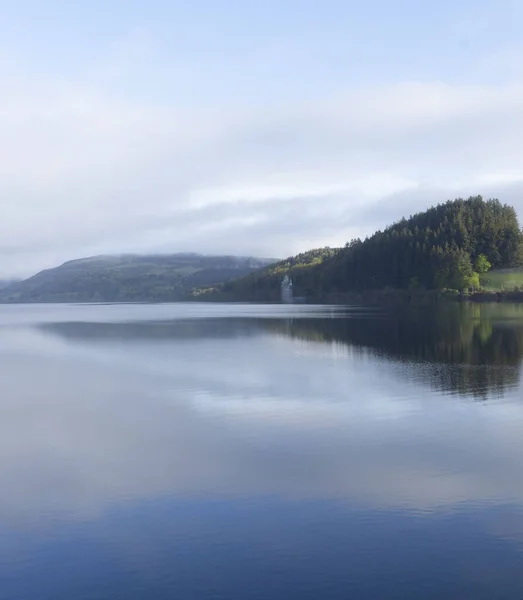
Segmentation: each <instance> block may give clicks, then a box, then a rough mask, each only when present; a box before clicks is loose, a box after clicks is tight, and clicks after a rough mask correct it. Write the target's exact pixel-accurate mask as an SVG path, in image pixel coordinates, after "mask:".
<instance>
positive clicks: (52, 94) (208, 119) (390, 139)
mask: <svg viewBox="0 0 523 600" xmlns="http://www.w3.org/2000/svg"><path fill="white" fill-rule="evenodd" d="M3 74H4V76H3V77H2V79H1V81H0V92H1V93H0V206H1V219H0V276H10V275H19V276H24V275H29V274H31V273H32V272H35V271H36V270H39V269H41V268H45V267H50V266H54V265H55V264H57V263H59V262H62V261H64V260H68V259H71V258H75V257H80V256H85V255H91V254H97V253H118V252H175V251H197V252H205V253H236V254H255V255H264V256H282V257H283V256H287V255H289V254H292V253H295V252H298V251H302V250H305V249H308V248H311V247H317V246H323V245H327V244H328V245H338V244H340V245H341V244H343V243H344V242H345V241H347V240H348V239H350V238H352V237H355V236H365V235H367V234H369V233H372V231H374V230H375V229H376V228H380V227H383V226H385V225H386V224H388V223H389V222H391V221H394V220H396V219H398V218H400V217H401V216H403V215H409V214H411V213H413V212H416V211H418V210H423V209H425V208H426V207H428V206H430V205H432V204H434V203H437V202H440V201H444V200H446V199H448V198H454V197H456V196H467V195H472V194H478V193H481V194H483V195H484V196H495V197H499V198H500V199H501V200H502V201H505V202H508V203H512V204H514V205H515V206H516V208H517V210H518V211H519V212H520V213H521V211H522V209H523V203H522V201H521V191H522V190H523V166H522V165H523V163H522V160H521V158H522V157H523V111H522V109H521V107H522V106H523V84H520V83H510V84H503V85H501V84H491V85H483V86H481V85H475V86H472V85H457V84H454V85H451V84H445V83H442V82H407V83H400V84H387V85H373V86H367V87H352V88H350V89H344V90H337V91H335V92H333V91H332V90H330V91H325V93H324V94H322V95H321V96H320V97H318V95H316V96H315V97H314V98H313V99H311V100H308V99H307V98H304V99H303V100H302V101H295V102H293V103H292V104H291V103H290V102H284V101H282V102H281V103H277V102H273V103H272V104H271V105H270V106H268V107H266V108H263V107H259V106H254V105H253V106H248V105H247V104H246V103H245V105H243V106H242V105H233V104H231V106H230V107H229V108H227V109H224V108H223V106H213V105H212V103H211V102H209V103H207V104H202V103H198V104H196V103H195V105H194V107H190V106H189V107H188V105H187V104H184V105H179V106H178V105H176V103H165V104H163V105H159V104H158V103H152V102H147V101H145V100H143V99H142V100H139V99H136V98H134V99H131V98H129V97H127V98H126V97H123V96H122V95H121V94H118V93H116V92H114V91H111V88H110V87H109V86H106V85H105V84H101V83H100V81H98V82H96V81H93V80H92V79H89V78H85V79H82V78H79V79H77V80H74V81H72V80H65V79H59V78H55V79H51V78H38V77H36V78H35V77H31V78H29V77H27V78H24V77H22V76H19V75H16V74H15V73H14V72H13V71H12V70H9V69H7V68H6V69H4V71H3ZM107 76H109V77H110V76H111V75H110V70H109V75H107V73H106V74H105V75H104V77H107Z"/></svg>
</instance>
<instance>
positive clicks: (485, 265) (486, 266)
mask: <svg viewBox="0 0 523 600" xmlns="http://www.w3.org/2000/svg"><path fill="white" fill-rule="evenodd" d="M491 267H492V265H491V264H490V262H489V260H488V258H487V257H486V256H485V255H484V254H479V255H478V256H477V257H476V261H475V262H474V270H475V271H476V272H477V273H479V274H480V275H483V274H484V273H486V272H487V271H489V270H490V268H491Z"/></svg>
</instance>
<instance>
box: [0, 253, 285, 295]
mask: <svg viewBox="0 0 523 600" xmlns="http://www.w3.org/2000/svg"><path fill="white" fill-rule="evenodd" d="M271 262H274V259H265V258H253V257H237V256H204V255H200V254H189V253H182V254H171V255H151V256H142V255H122V256H94V257H91V258H82V259H79V260H72V261H69V262H66V263H64V264H63V265H61V266H59V267H56V268H53V269H47V270H45V271H41V272H40V273H37V274H36V275H33V276H32V277H30V278H29V279H25V280H23V281H19V282H16V283H11V284H10V285H8V286H7V287H5V288H4V289H1V288H0V302H4V303H5V302H9V303H12V302H17V303H22V302H28V303H29V302H133V301H137V302H138V301H151V302H155V301H158V302H169V301H177V300H183V299H185V297H186V295H187V294H188V293H189V292H190V291H191V290H192V288H196V287H208V286H216V285H218V284H221V283H223V282H226V281H227V280H229V279H233V278H238V277H242V276H245V275H247V274H248V273H251V272H253V271H255V270H257V269H260V268H262V267H265V266H266V265H268V264H270V263H271Z"/></svg>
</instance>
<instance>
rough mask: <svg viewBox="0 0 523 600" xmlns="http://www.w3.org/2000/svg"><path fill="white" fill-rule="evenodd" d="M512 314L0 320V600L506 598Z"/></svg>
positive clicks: (255, 312) (521, 411)
mask: <svg viewBox="0 0 523 600" xmlns="http://www.w3.org/2000/svg"><path fill="white" fill-rule="evenodd" d="M522 355H523V309H522V307H516V306H509V305H502V306H488V305H481V306H472V307H469V306H460V305H453V306H450V307H447V308H445V309H438V310H435V309H434V310H431V311H425V312H410V313H405V312H404V313H402V314H395V315H390V314H384V313H379V312H376V311H370V310H364V309H358V308H336V307H310V306H290V307H285V306H252V305H197V304H192V305H181V304H178V305H106V306H104V305H97V306H79V305H76V306H58V305H54V306H3V307H0V598H2V599H4V598H5V599H6V600H33V599H34V600H36V599H38V600H61V599H64V600H65V599H67V600H70V599H74V600H82V599H89V600H91V599H97V600H119V599H122V600H123V599H125V600H134V599H138V598H139V599H143V598H147V599H153V600H154V599H158V600H163V599H171V598H180V599H183V600H186V599H187V600H193V599H194V600H198V599H204V600H210V599H224V600H230V599H233V600H234V599H241V600H244V599H245V600H249V599H252V600H255V599H256V600H258V599H270V600H291V599H293V598H297V599H298V598H299V599H300V600H308V599H310V600H313V599H314V600H318V599H321V600H330V599H350V600H353V599H360V598H361V599H372V600H378V599H383V598H397V599H413V600H414V599H415V600H419V599H421V598H423V599H432V598H438V599H439V598H456V599H469V598H470V599H474V600H478V599H489V600H490V599H493V598H515V599H521V598H523V575H522V573H523V403H522V388H521V361H522Z"/></svg>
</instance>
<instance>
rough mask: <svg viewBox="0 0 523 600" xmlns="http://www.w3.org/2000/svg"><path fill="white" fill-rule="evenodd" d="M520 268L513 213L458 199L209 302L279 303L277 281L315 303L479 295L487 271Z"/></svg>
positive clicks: (205, 295) (207, 295) (264, 274)
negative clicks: (287, 279)
mask: <svg viewBox="0 0 523 600" xmlns="http://www.w3.org/2000/svg"><path fill="white" fill-rule="evenodd" d="M521 263H522V233H521V230H520V227H519V223H518V220H517V216H516V212H515V210H514V208H512V207H511V206H507V205H503V204H501V203H500V202H499V201H498V200H495V199H494V200H487V201H485V200H483V198H482V197H481V196H477V197H472V198H469V199H467V200H463V199H457V200H453V201H448V202H446V203H444V204H440V205H438V206H436V207H433V208H430V209H429V210H427V211H425V212H422V213H419V214H416V215H414V216H412V217H410V218H409V219H405V218H403V219H401V220H400V221H398V222H397V223H394V224H393V225H391V226H390V227H387V228H386V229H385V230H384V231H377V232H376V233H375V234H373V235H372V236H371V237H369V238H367V239H365V240H363V241H362V240H360V239H356V240H352V241H351V242H349V243H347V244H346V245H345V247H344V248H340V249H334V250H333V249H330V248H325V249H320V250H312V251H310V252H306V253H304V254H301V255H298V256H295V257H292V258H289V259H287V260H284V261H281V262H279V263H277V264H275V265H271V266H268V267H266V268H265V269H262V270H260V271H257V272H256V273H252V274H250V275H247V276H245V277H243V278H239V279H238V280H236V281H231V282H227V283H225V284H223V285H221V286H218V287H217V288H216V289H213V290H206V291H200V292H199V295H198V298H200V299H209V300H253V301H263V300H265V301H271V300H277V299H278V298H279V295H280V282H281V279H282V276H283V275H284V274H285V273H288V274H289V275H290V276H291V277H292V280H293V283H294V286H293V289H294V293H295V295H298V296H305V297H307V298H309V299H312V300H324V299H327V298H328V297H329V295H330V296H331V297H332V296H333V295H337V294H343V293H345V292H352V291H363V290H382V289H384V288H392V289H397V290H401V289H403V290H405V289H411V290H415V289H454V290H464V289H471V288H478V287H480V285H481V284H480V276H481V275H483V274H484V273H486V271H488V270H489V269H490V268H491V267H492V268H497V269H499V268H509V267H515V266H518V265H520V264H521Z"/></svg>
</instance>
